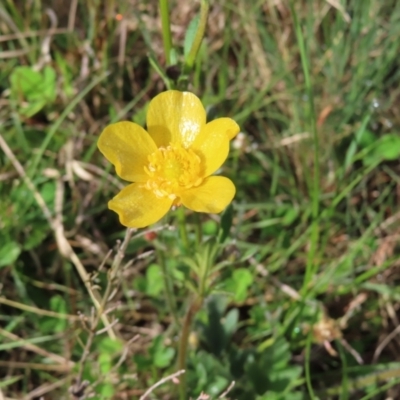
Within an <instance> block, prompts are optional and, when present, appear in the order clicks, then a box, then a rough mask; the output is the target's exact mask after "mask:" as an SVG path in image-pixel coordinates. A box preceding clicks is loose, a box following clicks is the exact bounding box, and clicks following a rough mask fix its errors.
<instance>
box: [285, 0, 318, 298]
mask: <svg viewBox="0 0 400 400" xmlns="http://www.w3.org/2000/svg"><path fill="white" fill-rule="evenodd" d="M290 9H291V13H292V16H293V23H294V27H295V31H296V37H297V43H298V45H299V50H300V58H301V65H302V68H303V74H304V80H305V86H306V90H307V96H308V106H309V115H308V119H309V123H310V130H311V132H312V136H313V142H314V160H313V161H314V176H313V188H312V205H311V207H312V225H311V243H310V250H309V252H308V255H307V265H306V273H305V277H304V282H303V287H302V293H303V295H304V294H305V293H306V292H307V289H308V285H309V283H310V281H311V279H312V276H313V275H314V274H315V273H316V272H317V268H318V264H317V263H316V262H315V255H316V252H317V246H318V240H319V225H318V214H319V197H320V193H319V192H320V188H319V175H320V173H319V143H318V142H319V141H318V132H317V123H316V115H315V108H314V96H313V90H312V83H311V76H310V66H309V63H308V57H307V51H306V45H305V41H304V36H303V32H302V29H301V25H300V23H299V20H298V19H297V14H296V10H295V8H294V0H291V2H290Z"/></svg>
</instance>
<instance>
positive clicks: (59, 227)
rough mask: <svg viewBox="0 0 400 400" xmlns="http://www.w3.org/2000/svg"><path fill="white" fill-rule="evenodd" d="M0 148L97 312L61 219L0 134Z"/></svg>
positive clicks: (94, 294)
mask: <svg viewBox="0 0 400 400" xmlns="http://www.w3.org/2000/svg"><path fill="white" fill-rule="evenodd" d="M0 147H1V149H2V150H3V151H4V153H5V154H6V156H7V157H8V159H9V160H10V161H11V163H12V164H13V166H14V168H15V169H16V171H17V172H18V174H19V175H20V177H21V178H22V179H23V181H24V183H25V185H26V186H27V187H28V188H29V190H30V191H31V192H32V194H33V196H34V198H35V200H36V202H37V203H38V205H39V207H40V209H41V210H42V212H43V214H44V216H45V218H46V220H47V221H48V223H49V225H50V227H51V229H52V230H53V232H54V235H55V238H56V242H57V246H58V249H59V251H60V253H61V254H62V255H63V256H64V257H66V258H68V259H69V260H70V261H71V262H72V263H73V264H74V265H75V268H76V270H77V271H78V273H79V276H80V277H81V279H82V281H83V283H84V285H85V287H86V290H87V291H88V293H89V295H90V298H91V300H92V302H93V304H94V306H95V307H96V309H97V310H100V294H99V292H98V291H97V290H95V289H92V287H91V284H90V276H89V275H88V273H87V272H86V269H85V267H84V266H83V264H82V263H81V261H80V259H79V257H78V256H77V255H76V253H75V252H74V250H73V249H72V247H71V245H70V244H69V242H68V240H67V239H66V237H65V235H64V227H63V224H62V217H60V215H58V218H57V217H56V218H53V217H52V215H51V212H50V210H49V208H48V207H47V204H46V203H45V201H44V199H43V197H42V196H41V194H40V193H39V191H38V190H37V189H36V187H35V185H34V184H33V182H32V181H31V180H30V178H29V177H28V176H27V174H26V172H25V170H24V168H23V166H22V165H21V163H20V162H19V161H18V160H17V158H16V157H15V155H14V153H13V151H12V150H11V149H10V147H9V146H8V144H7V142H6V141H5V140H4V138H3V136H2V135H1V134H0ZM61 185H62V181H61V179H60V178H59V180H58V185H57V189H58V195H59V194H60V191H62V190H63V188H62V186H61ZM56 197H57V193H56ZM57 201H59V200H58V199H57ZM102 321H103V323H104V325H105V326H109V325H110V322H109V321H108V318H107V316H106V315H103V316H102ZM108 334H109V335H110V337H111V338H113V339H115V338H116V336H115V333H114V331H113V330H109V331H108Z"/></svg>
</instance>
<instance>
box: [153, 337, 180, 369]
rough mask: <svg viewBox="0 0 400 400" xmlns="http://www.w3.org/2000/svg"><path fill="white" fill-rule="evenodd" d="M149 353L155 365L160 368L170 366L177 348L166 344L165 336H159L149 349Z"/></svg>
mask: <svg viewBox="0 0 400 400" xmlns="http://www.w3.org/2000/svg"><path fill="white" fill-rule="evenodd" d="M149 353H150V355H151V357H152V359H153V365H154V366H156V367H158V368H165V367H168V366H169V365H170V364H171V362H172V359H173V358H174V355H175V350H174V349H173V348H172V347H166V346H165V345H164V337H163V336H162V335H159V336H157V337H156V338H155V339H154V341H153V344H152V345H151V347H150V349H149Z"/></svg>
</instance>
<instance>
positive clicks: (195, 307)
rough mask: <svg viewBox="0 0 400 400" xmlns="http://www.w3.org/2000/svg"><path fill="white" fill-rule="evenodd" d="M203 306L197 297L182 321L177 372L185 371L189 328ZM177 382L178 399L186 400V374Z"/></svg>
mask: <svg viewBox="0 0 400 400" xmlns="http://www.w3.org/2000/svg"><path fill="white" fill-rule="evenodd" d="M202 304H203V299H202V298H201V297H198V298H197V299H196V300H195V301H193V303H192V304H191V305H190V306H189V308H188V310H187V312H186V315H185V319H184V320H183V326H182V333H181V338H180V342H179V350H178V371H180V370H182V369H184V370H186V354H187V347H188V341H189V335H190V328H191V326H192V322H193V319H194V317H195V315H196V314H197V312H198V311H199V310H200V308H201V306H202ZM179 379H180V381H179V398H180V400H187V397H186V374H183V375H181V376H180V378H179Z"/></svg>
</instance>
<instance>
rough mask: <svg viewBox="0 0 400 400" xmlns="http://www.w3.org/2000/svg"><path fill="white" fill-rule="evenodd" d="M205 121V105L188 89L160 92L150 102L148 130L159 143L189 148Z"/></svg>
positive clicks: (163, 145) (159, 145)
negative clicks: (184, 90)
mask: <svg viewBox="0 0 400 400" xmlns="http://www.w3.org/2000/svg"><path fill="white" fill-rule="evenodd" d="M205 123H206V112H205V110H204V107H203V105H202V104H201V101H200V99H199V98H198V97H196V96H195V95H194V94H193V93H190V92H179V91H177V90H168V91H166V92H163V93H160V94H159V95H157V96H156V97H154V99H153V100H152V101H151V102H150V105H149V109H148V111H147V130H148V132H149V134H150V135H151V137H152V138H153V139H154V141H155V142H156V144H157V146H158V147H166V146H168V145H169V144H170V143H176V144H181V145H182V146H183V147H185V148H188V147H189V146H190V145H191V144H192V143H193V141H194V140H195V139H196V137H197V135H198V134H199V132H200V130H201V128H202V127H203V126H204V125H205Z"/></svg>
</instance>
